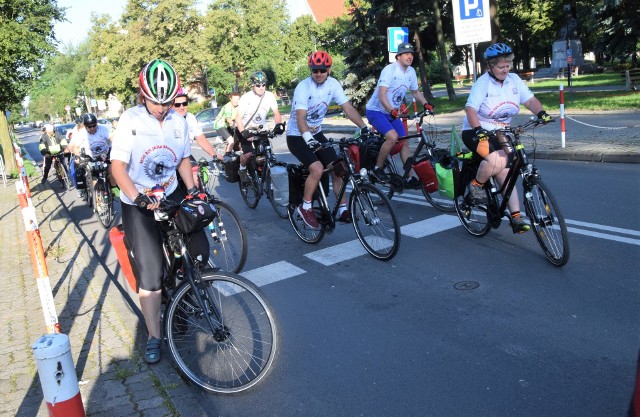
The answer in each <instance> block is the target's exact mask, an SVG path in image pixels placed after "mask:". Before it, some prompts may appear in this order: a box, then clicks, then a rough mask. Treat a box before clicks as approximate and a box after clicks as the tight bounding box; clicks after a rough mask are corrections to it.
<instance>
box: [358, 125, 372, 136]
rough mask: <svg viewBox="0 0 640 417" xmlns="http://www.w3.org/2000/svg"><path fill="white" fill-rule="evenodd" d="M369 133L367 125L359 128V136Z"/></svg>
mask: <svg viewBox="0 0 640 417" xmlns="http://www.w3.org/2000/svg"><path fill="white" fill-rule="evenodd" d="M370 134H371V129H369V128H368V127H367V126H362V127H361V128H360V136H369V135H370Z"/></svg>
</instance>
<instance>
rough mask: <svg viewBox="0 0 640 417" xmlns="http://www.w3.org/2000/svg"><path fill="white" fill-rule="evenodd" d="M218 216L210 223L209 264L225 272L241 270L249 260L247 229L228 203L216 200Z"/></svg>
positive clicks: (208, 234) (208, 233) (208, 235)
mask: <svg viewBox="0 0 640 417" xmlns="http://www.w3.org/2000/svg"><path fill="white" fill-rule="evenodd" d="M213 205H214V206H215V208H216V210H217V212H218V216H217V217H216V218H215V219H214V220H213V222H211V224H209V228H208V229H207V239H208V240H209V264H210V265H211V266H212V267H217V268H220V270H221V271H223V272H240V271H242V268H243V267H244V263H245V262H246V260H247V250H248V239H247V231H246V230H245V228H244V226H243V225H242V223H241V222H240V218H239V217H238V214H236V212H235V210H234V209H233V208H231V206H229V205H228V204H227V203H225V202H223V201H220V200H215V201H214V203H213Z"/></svg>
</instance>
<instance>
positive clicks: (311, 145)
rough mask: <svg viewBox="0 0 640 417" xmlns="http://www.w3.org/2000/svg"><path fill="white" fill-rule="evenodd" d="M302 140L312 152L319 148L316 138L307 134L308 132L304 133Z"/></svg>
mask: <svg viewBox="0 0 640 417" xmlns="http://www.w3.org/2000/svg"><path fill="white" fill-rule="evenodd" d="M302 139H304V141H305V142H307V146H308V147H309V149H311V150H312V151H315V150H316V149H318V147H319V146H320V142H318V141H317V140H316V138H314V137H313V135H312V134H311V132H309V131H307V132H304V133H303V134H302Z"/></svg>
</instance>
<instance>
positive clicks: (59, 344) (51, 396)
mask: <svg viewBox="0 0 640 417" xmlns="http://www.w3.org/2000/svg"><path fill="white" fill-rule="evenodd" d="M31 349H32V350H33V356H35V358H36V360H37V365H38V375H39V376H40V385H42V393H43V395H44V400H45V402H46V403H47V408H48V409H49V416H50V417H85V412H84V406H83V405H82V396H81V394H80V388H79V387H78V377H77V376H76V370H75V368H74V366H73V358H72V356H71V344H70V343H69V337H68V336H67V335H66V334H62V333H54V334H48V335H44V336H42V337H41V338H40V339H38V340H36V342H35V343H34V344H33V346H32V347H31Z"/></svg>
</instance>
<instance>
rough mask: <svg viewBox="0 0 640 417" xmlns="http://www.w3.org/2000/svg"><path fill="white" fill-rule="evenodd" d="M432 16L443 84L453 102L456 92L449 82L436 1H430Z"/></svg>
mask: <svg viewBox="0 0 640 417" xmlns="http://www.w3.org/2000/svg"><path fill="white" fill-rule="evenodd" d="M432 5H433V6H432V7H433V14H434V16H435V21H436V36H437V39H438V46H437V50H438V56H439V57H440V65H442V76H443V77H444V82H445V84H446V85H447V94H448V95H449V100H451V101H453V100H455V99H456V92H455V90H454V89H453V83H452V82H451V71H450V70H449V58H448V57H447V50H446V47H445V44H444V33H443V30H442V16H441V14H440V6H439V5H438V0H432Z"/></svg>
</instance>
